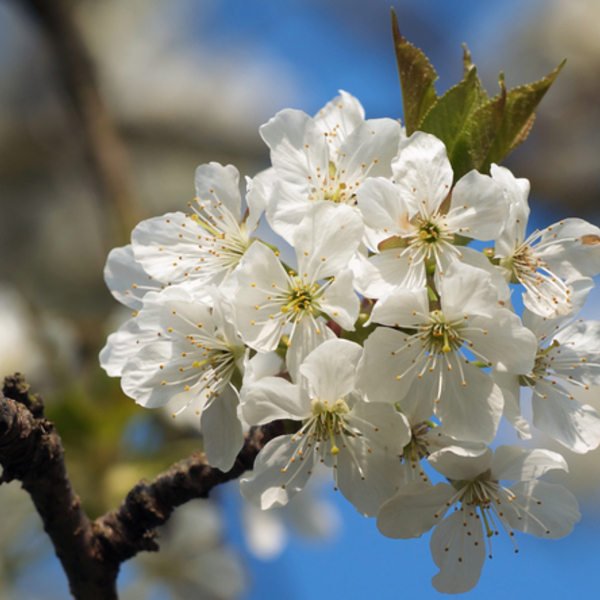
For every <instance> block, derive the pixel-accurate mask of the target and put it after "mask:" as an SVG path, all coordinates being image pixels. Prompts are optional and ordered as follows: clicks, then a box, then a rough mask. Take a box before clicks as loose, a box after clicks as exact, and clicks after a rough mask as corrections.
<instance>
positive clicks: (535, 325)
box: [100, 92, 600, 593]
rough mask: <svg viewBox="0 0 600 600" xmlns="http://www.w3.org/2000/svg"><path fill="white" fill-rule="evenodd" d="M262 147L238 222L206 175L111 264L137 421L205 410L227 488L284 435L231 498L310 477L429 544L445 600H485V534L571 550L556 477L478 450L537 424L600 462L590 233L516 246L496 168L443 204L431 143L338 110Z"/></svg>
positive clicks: (571, 227) (442, 152)
mask: <svg viewBox="0 0 600 600" xmlns="http://www.w3.org/2000/svg"><path fill="white" fill-rule="evenodd" d="M260 134H261V136H262V137H263V139H264V141H265V143H266V144H267V146H268V147H269V149H270V155H271V162H272V167H271V168H269V169H268V170H266V171H264V172H263V173H260V174H259V175H257V176H256V177H255V178H254V180H250V179H248V180H247V194H246V198H245V204H244V201H243V200H242V195H241V193H240V190H239V174H238V171H237V169H235V167H233V166H231V165H229V166H225V167H224V166H221V165H219V164H217V163H210V164H207V165H202V166H200V167H199V168H198V169H197V171H196V181H195V184H196V196H195V197H194V198H193V200H192V201H190V202H188V204H187V206H188V209H187V211H186V212H173V213H169V214H166V215H164V216H161V217H156V218H154V219H149V220H147V221H144V222H142V223H140V224H139V225H138V226H137V227H136V228H135V230H134V231H133V234H132V239H131V245H130V246H126V247H124V248H117V249H115V250H113V251H112V252H111V254H110V255H109V258H108V262H107V266H106V269H105V279H106V282H107V285H108V286H109V288H110V289H111V291H112V293H113V295H114V296H115V298H117V300H119V301H120V302H121V303H123V304H125V305H126V306H127V307H129V308H130V309H132V310H133V311H134V312H133V316H132V317H131V318H130V319H129V320H127V321H126V322H125V323H124V324H123V325H122V326H121V328H120V329H119V330H118V331H117V332H115V333H113V334H112V335H110V337H109V339H108V342H107V345H106V347H105V348H104V349H103V350H102V353H101V355H100V358H101V364H102V366H103V367H104V368H105V369H106V371H107V372H108V373H109V375H112V376H120V377H121V381H122V387H123V390H124V391H125V393H126V394H127V395H128V396H130V397H132V398H133V399H135V400H136V402H138V403H139V404H141V405H143V406H146V407H148V408H154V407H158V406H163V405H165V404H167V403H168V404H169V406H170V407H172V408H173V409H172V412H173V416H174V417H175V416H177V415H178V414H180V413H181V412H182V411H183V410H184V409H187V410H188V411H189V410H192V411H195V413H196V414H197V415H198V421H199V424H200V427H201V430H202V433H203V436H204V449H205V451H206V454H207V459H208V461H209V463H210V464H211V465H212V466H214V467H217V468H220V469H222V470H225V471H226V470H228V469H230V468H231V467H232V465H233V463H234V461H235V457H236V455H237V453H238V452H239V450H240V448H241V446H242V444H243V430H244V427H245V426H247V425H250V426H255V425H256V426H258V425H264V424H267V423H270V422H272V421H275V420H285V423H286V427H287V428H288V434H287V435H283V436H280V437H278V438H275V439H274V440H272V441H271V442H269V443H268V444H267V445H266V446H265V448H264V449H263V450H262V451H261V452H260V454H259V455H258V457H257V460H256V463H255V466H254V471H253V472H252V473H250V474H247V475H246V476H245V477H244V478H243V479H242V480H241V482H240V490H241V493H242V495H243V496H244V497H245V498H246V499H247V500H248V501H249V502H251V503H252V504H253V505H255V506H256V507H258V508H260V509H262V510H267V509H270V508H273V507H281V506H285V505H287V504H288V502H289V501H290V500H291V498H292V497H294V496H295V495H297V494H299V493H300V492H301V490H302V489H303V487H304V486H305V485H306V483H307V481H308V480H309V478H310V476H311V475H312V473H313V472H314V470H315V468H317V466H318V465H320V464H321V463H323V468H326V469H329V470H330V472H331V477H332V478H333V486H334V488H335V489H336V490H339V491H340V492H341V493H342V494H343V495H344V496H345V498H347V499H348V500H349V501H350V502H351V503H352V504H353V505H354V507H355V508H356V509H357V511H359V512H360V513H361V514H363V515H366V516H368V517H375V516H377V519H378V521H377V522H378V527H379V529H380V530H381V532H382V533H383V534H384V535H387V536H389V537H396V538H411V537H418V536H420V535H421V534H422V533H424V532H425V531H428V530H429V529H431V528H432V527H434V526H436V525H437V527H436V529H435V531H434V533H433V535H432V538H431V551H432V555H433V558H434V561H435V563H436V564H437V566H438V567H439V568H440V573H439V574H438V575H436V576H435V577H434V579H433V584H434V586H435V587H436V588H437V589H438V590H440V591H443V592H449V593H460V592H464V591H468V590H469V589H471V588H472V587H473V586H474V585H475V584H476V583H477V581H478V579H479V575H480V572H481V568H482V566H483V563H484V560H485V556H486V553H489V554H491V539H492V538H491V536H492V535H493V534H496V533H498V530H499V529H504V530H505V531H506V532H507V533H508V535H509V536H511V537H513V535H514V532H515V531H523V532H526V533H532V534H533V535H537V536H541V537H550V538H557V537H561V536H563V535H566V534H567V533H568V532H569V531H570V530H571V529H572V527H573V525H574V523H575V522H576V521H577V520H578V519H579V513H578V510H577V503H576V501H575V499H574V498H573V496H572V495H571V494H570V493H569V492H567V491H566V490H565V489H564V488H562V487H560V486H557V485H550V484H547V483H544V482H542V481H537V479H538V477H540V476H541V475H543V474H544V473H545V472H546V471H547V470H549V469H566V463H565V461H564V459H562V457H560V456H559V455H557V454H555V453H553V452H550V451H547V450H542V449H535V450H525V449H523V448H521V447H519V446H502V447H500V448H498V449H497V450H496V451H495V453H492V450H491V449H490V448H489V447H488V445H489V444H492V443H493V442H494V440H495V439H496V436H497V431H498V427H499V424H500V421H501V419H502V417H503V416H504V417H505V418H506V420H507V421H508V422H509V423H510V424H511V425H512V426H513V427H514V428H515V430H516V432H517V433H518V436H519V437H520V438H522V439H530V438H531V437H532V434H531V427H532V426H533V427H535V428H537V429H539V430H540V431H542V432H543V433H545V434H546V435H549V436H551V437H552V438H554V439H555V440H557V441H558V442H560V443H561V444H563V445H564V446H565V447H567V448H568V449H570V450H572V451H574V452H578V453H584V452H588V451H590V450H592V449H594V448H596V447H598V446H599V445H600V415H598V414H597V413H596V411H595V410H594V409H593V408H592V407H590V406H588V405H582V404H580V403H579V402H578V401H577V400H576V398H575V392H576V390H577V389H578V388H586V389H587V388H589V387H591V386H596V385H599V384H600V323H599V322H595V321H582V320H581V319H579V320H577V313H578V312H579V310H580V309H581V308H582V306H583V304H584V303H585V300H586V298H587V294H588V292H589V290H590V289H591V287H592V286H593V282H592V280H591V279H590V277H592V276H594V275H597V274H598V273H600V229H598V228H597V227H595V226H593V225H590V224H589V223H587V222H585V221H583V220H581V219H566V220H564V221H560V222H559V223H556V224H554V225H552V226H550V227H547V228H546V229H544V230H543V231H536V232H533V233H531V234H529V235H528V232H527V223H528V218H529V206H528V200H527V196H528V193H529V182H528V181H527V180H525V179H516V178H515V177H514V176H513V175H512V174H511V173H510V171H508V170H507V169H505V168H503V167H499V166H497V165H492V167H491V171H490V173H489V174H486V173H479V172H476V171H471V172H469V173H467V174H466V175H464V176H463V177H461V178H460V179H458V181H456V183H453V182H454V181H455V178H454V174H453V171H452V166H451V164H450V161H449V159H448V157H447V154H446V148H445V147H444V144H443V143H442V142H441V141H440V140H438V139H437V138H435V137H434V136H432V135H430V134H427V133H423V132H416V133H414V134H412V135H411V136H410V137H406V135H405V133H404V131H403V129H402V128H401V126H400V124H399V123H398V122H397V121H395V120H392V119H374V120H366V119H365V115H364V110H363V108H362V106H361V105H360V103H359V102H358V100H357V99H356V98H354V97H352V96H351V95H350V94H348V93H346V92H340V95H339V96H338V97H336V98H334V99H333V100H332V101H331V102H330V103H328V104H327V105H326V106H325V107H324V108H323V109H322V110H321V111H319V113H318V114H317V115H316V116H315V117H310V116H309V115H307V114H305V113H303V112H301V111H298V110H284V111H281V112H280V113H278V114H277V115H276V116H275V117H274V118H272V119H271V120H270V121H269V122H268V123H266V124H265V125H263V126H262V127H261V129H260ZM263 213H264V218H265V220H266V223H267V224H268V225H270V227H271V228H272V235H271V236H270V237H268V239H266V240H264V241H263V240H259V239H255V238H254V237H253V235H254V232H255V230H256V227H257V225H258V223H259V220H260V219H261V218H263ZM277 236H280V237H279V238H277ZM281 238H283V240H282V239H281ZM473 240H476V241H478V242H484V243H487V244H488V245H489V247H488V248H486V249H485V250H483V251H479V250H476V249H474V248H473V247H472V246H478V247H479V246H481V244H479V245H478V244H473V245H471V242H472V241H473ZM284 243H287V244H289V245H291V246H292V248H293V253H292V256H294V259H293V263H292V264H286V263H284V262H283V261H282V259H281V256H280V253H279V251H278V250H277V248H278V247H281V244H284ZM516 290H518V291H516ZM513 293H515V294H519V293H522V294H523V303H524V305H525V307H526V308H525V310H524V312H523V314H522V315H519V314H517V313H516V312H515V310H514V307H513V303H512V302H511V295H512V294H513ZM515 297H516V296H515ZM521 389H525V390H527V391H529V392H530V395H531V403H532V414H533V418H532V423H529V422H528V420H527V419H526V417H525V416H524V415H523V413H522V412H521ZM188 407H189V408H188ZM525 412H526V413H527V411H525ZM431 468H433V469H435V470H436V471H437V472H438V473H440V474H441V475H442V476H444V477H446V479H447V481H448V483H438V484H437V485H433V483H432V482H431V479H430V476H429V474H428V471H429V473H430V472H431V471H430V469H431ZM437 478H438V479H439V476H437ZM502 481H508V482H516V483H513V484H512V485H510V487H506V486H505V485H504V484H503V483H501V482H502ZM507 485H509V484H507ZM446 513H451V514H450V515H449V516H446V518H444V516H445V515H446ZM486 546H487V547H488V548H489V550H486Z"/></svg>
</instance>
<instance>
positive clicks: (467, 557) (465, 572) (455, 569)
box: [429, 505, 486, 594]
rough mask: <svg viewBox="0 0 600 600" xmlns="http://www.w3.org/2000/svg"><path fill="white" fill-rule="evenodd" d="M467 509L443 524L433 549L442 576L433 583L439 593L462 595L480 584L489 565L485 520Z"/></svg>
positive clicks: (432, 538) (435, 532)
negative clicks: (484, 568)
mask: <svg viewBox="0 0 600 600" xmlns="http://www.w3.org/2000/svg"><path fill="white" fill-rule="evenodd" d="M468 510H469V509H468V508H467V507H465V506H464V505H463V506H462V507H461V508H460V509H459V510H458V511H457V512H454V513H452V514H451V515H449V516H448V517H447V518H446V519H444V521H443V522H442V523H440V524H439V525H438V526H437V527H436V528H435V530H434V531H433V534H432V535H431V540H430V543H429V546H430V548H431V556H432V557H433V560H434V561H435V564H436V565H437V566H438V567H439V569H440V572H439V573H438V574H437V575H435V577H433V579H432V580H431V583H432V584H433V587H434V588H435V589H436V590H437V591H438V592H443V593H446V594H462V593H464V592H468V591H469V590H472V589H473V588H474V587H475V586H476V585H477V582H478V581H479V577H480V575H481V570H482V569H483V563H484V562H485V555H486V549H485V539H484V537H483V527H482V525H481V519H479V518H478V516H479V515H476V511H475V510H473V511H469V512H467V511H468Z"/></svg>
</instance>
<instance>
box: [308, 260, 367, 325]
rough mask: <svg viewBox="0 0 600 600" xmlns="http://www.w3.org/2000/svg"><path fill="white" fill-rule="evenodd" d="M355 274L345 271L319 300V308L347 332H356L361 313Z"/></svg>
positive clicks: (348, 270) (341, 272)
mask: <svg viewBox="0 0 600 600" xmlns="http://www.w3.org/2000/svg"><path fill="white" fill-rule="evenodd" d="M353 279H354V277H353V274H352V271H350V269H344V270H343V271H340V273H339V274H338V275H337V276H336V278H335V281H334V282H333V283H332V284H331V285H330V286H329V287H328V288H327V290H325V293H324V294H323V296H321V297H320V298H318V299H317V302H318V304H319V308H320V309H321V310H322V311H323V312H324V313H325V314H326V315H327V316H328V317H331V319H333V320H334V321H335V322H336V323H337V324H338V325H340V326H341V327H343V328H344V329H345V330H346V331H354V324H355V323H356V319H358V315H359V313H360V301H359V299H358V296H357V295H356V293H355V292H354V288H353V286H352V283H353Z"/></svg>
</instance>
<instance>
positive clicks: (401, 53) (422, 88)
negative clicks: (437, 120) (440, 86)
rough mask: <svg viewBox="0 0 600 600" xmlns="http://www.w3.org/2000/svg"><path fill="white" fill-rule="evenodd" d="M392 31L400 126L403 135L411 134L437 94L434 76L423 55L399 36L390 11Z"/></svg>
mask: <svg viewBox="0 0 600 600" xmlns="http://www.w3.org/2000/svg"><path fill="white" fill-rule="evenodd" d="M392 32H393V36H394V49H395V51H396V61H397V62H398V73H399V74H400V87H401V88H402V105H403V107H404V125H405V127H406V134H407V135H411V134H412V133H413V132H414V131H416V130H417V129H418V128H419V124H420V123H421V121H422V120H423V117H424V116H425V114H426V113H427V111H428V110H429V109H430V108H431V106H432V105H433V104H435V102H436V101H437V93H436V91H435V87H434V85H433V82H434V81H435V80H436V79H437V74H436V72H435V70H434V68H433V67H432V66H431V64H430V62H429V60H428V59H427V57H426V56H425V54H423V52H422V51H421V50H419V49H418V48H415V47H414V46H413V45H412V44H410V43H409V42H407V41H406V38H404V37H403V36H402V34H401V33H400V29H399V28H398V19H397V18H396V13H395V12H394V9H392Z"/></svg>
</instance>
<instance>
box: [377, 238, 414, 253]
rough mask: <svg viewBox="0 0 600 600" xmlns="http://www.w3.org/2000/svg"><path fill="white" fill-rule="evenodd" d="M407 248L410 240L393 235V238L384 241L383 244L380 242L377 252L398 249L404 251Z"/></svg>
mask: <svg viewBox="0 0 600 600" xmlns="http://www.w3.org/2000/svg"><path fill="white" fill-rule="evenodd" d="M407 247H408V240H406V239H405V238H402V237H399V236H397V235H393V236H392V237H389V238H387V239H385V240H383V241H382V242H379V244H378V245H377V250H379V252H383V251H384V250H395V249H396V248H402V249H404V248H407Z"/></svg>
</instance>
